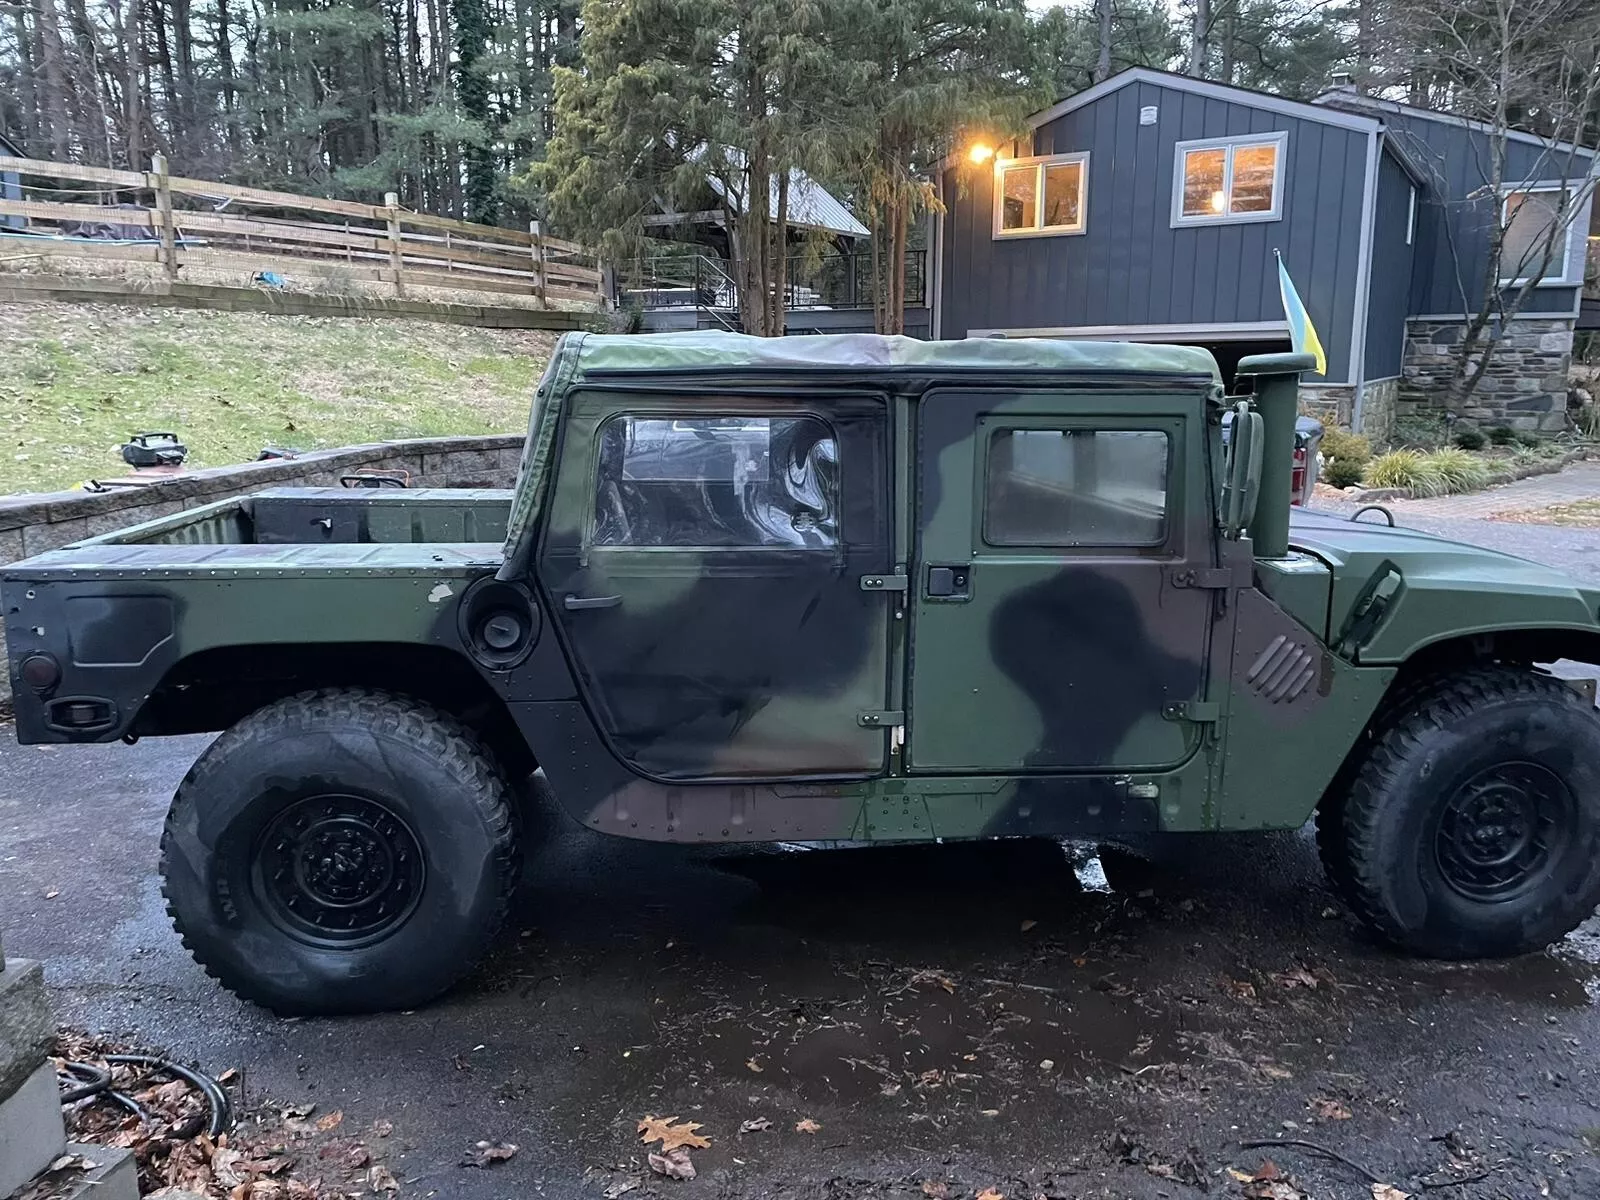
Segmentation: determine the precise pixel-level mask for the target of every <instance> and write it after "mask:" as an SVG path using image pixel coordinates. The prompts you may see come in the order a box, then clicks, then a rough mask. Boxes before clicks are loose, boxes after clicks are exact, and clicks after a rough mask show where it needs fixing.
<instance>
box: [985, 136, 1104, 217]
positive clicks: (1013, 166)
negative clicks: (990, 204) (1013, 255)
mask: <svg viewBox="0 0 1600 1200" xmlns="http://www.w3.org/2000/svg"><path fill="white" fill-rule="evenodd" d="M994 173H995V209H994V236H995V237H1049V236H1056V235H1059V234H1066V233H1082V232H1083V230H1084V217H1085V212H1086V209H1087V208H1088V197H1089V155H1088V152H1087V151H1085V152H1083V153H1081V154H1052V155H1049V156H1047V157H1043V158H1012V159H1001V160H999V161H997V162H996V163H995V168H994Z"/></svg>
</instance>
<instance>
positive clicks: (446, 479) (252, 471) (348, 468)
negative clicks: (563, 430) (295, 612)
mask: <svg viewBox="0 0 1600 1200" xmlns="http://www.w3.org/2000/svg"><path fill="white" fill-rule="evenodd" d="M523 440H524V439H523V438H522V436H521V435H520V434H518V435H506V436H498V435H497V436H493V437H446V438H416V439H412V440H410V441H401V442H375V443H373V444H371V445H367V446H349V447H346V448H344V449H341V450H314V451H312V452H310V453H308V454H302V455H300V457H299V458H280V459H269V460H268V461H266V462H257V463H244V464H242V465H239V466H233V467H211V468H209V469H207V470H203V471H186V472H184V473H183V474H181V475H174V476H172V477H170V478H165V479H159V480H157V481H155V482H154V483H150V484H146V485H145V486H144V487H137V488H120V489H118V490H116V491H112V492H47V493H40V494H36V495H21V496H5V497H0V566H3V565H4V564H6V563H8V562H15V561H16V560H17V559H19V558H28V557H31V556H32V555H35V554H42V553H44V552H45V551H46V550H55V549H57V548H58V547H61V546H65V545H67V544H68V543H70V542H76V541H80V540H82V539H83V538H87V537H94V536H96V535H97V534H101V533H109V532H111V531H112V530H114V529H124V528H126V527H127V526H129V525H137V524H139V523H140V522H141V521H153V520H155V519H156V518H158V517H166V516H171V515H172V514H173V513H177V512H182V511H183V510H184V509H186V508H198V507H200V506H201V505H202V504H210V503H211V502H212V501H214V500H227V499H229V498H231V497H234V496H243V495H247V494H248V493H250V492H256V491H260V490H261V489H262V488H268V487H336V486H338V483H339V477H340V476H341V475H350V474H354V473H355V472H357V471H362V470H368V471H404V472H406V473H407V474H408V475H409V476H410V483H411V486H412V487H432V488H440V487H488V488H508V487H511V486H512V485H513V484H514V483H515V482H516V479H517V470H518V468H519V467H520V465H521V461H522V444H523ZM10 698H11V685H10V680H9V672H8V671H6V670H4V669H0V704H4V703H7V702H9V701H10Z"/></svg>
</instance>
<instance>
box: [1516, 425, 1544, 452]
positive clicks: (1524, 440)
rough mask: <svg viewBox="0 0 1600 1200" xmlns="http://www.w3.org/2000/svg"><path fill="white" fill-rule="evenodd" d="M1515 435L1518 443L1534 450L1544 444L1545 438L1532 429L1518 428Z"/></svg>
mask: <svg viewBox="0 0 1600 1200" xmlns="http://www.w3.org/2000/svg"><path fill="white" fill-rule="evenodd" d="M1515 437H1516V439H1517V445H1519V446H1526V447H1527V448H1528V449H1529V450H1533V449H1535V448H1537V447H1539V446H1543V445H1544V439H1543V438H1542V437H1540V436H1539V435H1538V434H1537V433H1534V432H1533V430H1531V429H1519V430H1517V432H1516V434H1515Z"/></svg>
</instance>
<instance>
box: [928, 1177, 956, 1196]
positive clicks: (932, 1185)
mask: <svg viewBox="0 0 1600 1200" xmlns="http://www.w3.org/2000/svg"><path fill="white" fill-rule="evenodd" d="M922 1194H923V1195H924V1196H926V1197H928V1200H950V1189H949V1188H947V1187H945V1185H944V1184H942V1183H940V1182H939V1181H938V1180H937V1179H924V1180H923V1181H922Z"/></svg>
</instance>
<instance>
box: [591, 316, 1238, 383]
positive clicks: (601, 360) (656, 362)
mask: <svg viewBox="0 0 1600 1200" xmlns="http://www.w3.org/2000/svg"><path fill="white" fill-rule="evenodd" d="M563 340H564V341H566V342H568V343H572V344H569V345H568V346H567V347H566V349H568V351H569V352H573V351H575V357H576V360H577V363H576V365H577V372H578V373H579V374H581V375H599V374H612V373H619V372H633V371H649V372H660V371H714V370H726V369H736V370H757V371H759V370H768V371H804V370H827V371H839V370H850V369H852V368H854V369H866V370H874V369H878V370H902V371H904V370H918V371H930V372H936V373H937V372H942V371H974V370H983V371H1063V372H1073V373H1079V372H1082V373H1091V374H1104V373H1117V374H1122V373H1126V372H1135V373H1141V374H1143V373H1149V374H1157V375H1168V376H1170V375H1198V376H1203V377H1205V378H1207V379H1210V380H1211V381H1212V382H1213V383H1219V384H1220V383H1221V382H1222V376H1221V374H1220V373H1219V372H1218V370H1217V363H1216V360H1215V359H1214V358H1212V357H1211V353H1210V352H1209V351H1207V350H1201V349H1198V348H1197V347H1193V346H1163V345H1155V344H1150V343H1142V342H1076V341H1060V340H1055V339H1051V338H965V339H962V340H960V341H943V342H925V341H921V340H919V339H917V338H908V337H889V336H885V335H883V334H876V333H833V334H810V335H806V336H796V337H781V338H763V337H751V336H749V335H748V334H743V333H725V332H723V331H722V330H715V329H705V330H693V331H689V332H684V333H645V334H609V335H608V334H582V333H578V334H568V335H567V336H566V338H565V339H563Z"/></svg>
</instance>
